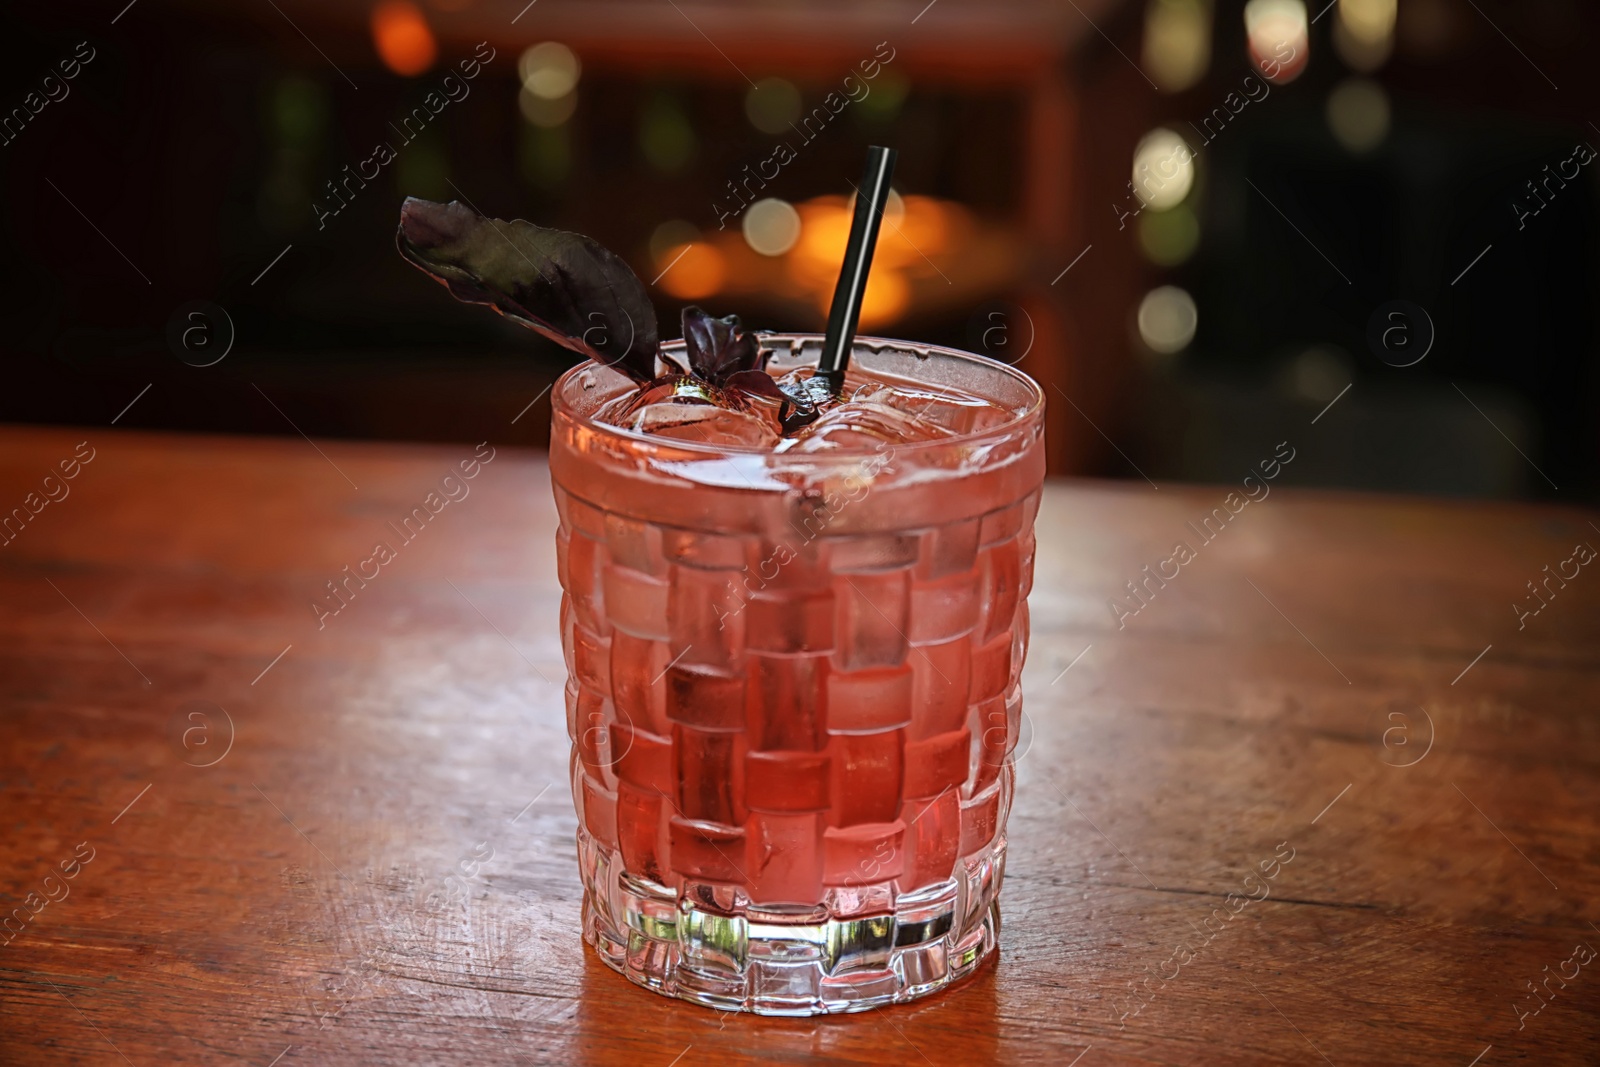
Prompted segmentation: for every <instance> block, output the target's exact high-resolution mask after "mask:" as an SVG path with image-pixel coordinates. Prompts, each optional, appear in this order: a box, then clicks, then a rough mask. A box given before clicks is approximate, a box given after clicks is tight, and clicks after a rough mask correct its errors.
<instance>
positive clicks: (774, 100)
mask: <svg viewBox="0 0 1600 1067" xmlns="http://www.w3.org/2000/svg"><path fill="white" fill-rule="evenodd" d="M744 114H745V117H746V118H748V119H749V120H750V125H752V126H754V127H755V128H756V129H758V130H760V131H761V132H762V133H782V132H783V131H785V130H787V129H788V128H789V124H790V123H791V122H794V121H795V120H796V119H798V118H799V117H800V90H799V89H796V88H795V87H794V83H793V82H790V81H785V80H784V79H783V78H762V79H761V80H760V81H758V82H756V83H755V85H754V86H753V87H752V88H751V89H750V91H749V92H747V93H745V94H744Z"/></svg>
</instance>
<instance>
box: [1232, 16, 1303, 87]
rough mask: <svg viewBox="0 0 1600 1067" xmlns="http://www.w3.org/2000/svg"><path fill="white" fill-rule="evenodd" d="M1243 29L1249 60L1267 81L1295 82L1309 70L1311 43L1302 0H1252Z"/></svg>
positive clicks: (1279, 82) (1280, 83)
mask: <svg viewBox="0 0 1600 1067" xmlns="http://www.w3.org/2000/svg"><path fill="white" fill-rule="evenodd" d="M1244 29H1245V37H1246V39H1247V41H1248V43H1249V48H1250V61H1251V62H1252V63H1254V64H1255V66H1256V69H1257V70H1259V71H1260V72H1261V74H1262V76H1263V77H1265V78H1266V79H1267V80H1268V81H1270V82H1275V83H1277V84H1279V85H1282V84H1284V83H1286V82H1292V81H1294V80H1295V78H1297V77H1299V76H1300V72H1301V71H1303V70H1305V69H1306V62H1307V60H1308V59H1309V58H1310V56H1311V41H1310V38H1309V36H1308V33H1309V28H1308V25H1307V21H1306V5H1305V4H1304V3H1302V2H1301V0H1250V2H1249V3H1248V4H1246V5H1244Z"/></svg>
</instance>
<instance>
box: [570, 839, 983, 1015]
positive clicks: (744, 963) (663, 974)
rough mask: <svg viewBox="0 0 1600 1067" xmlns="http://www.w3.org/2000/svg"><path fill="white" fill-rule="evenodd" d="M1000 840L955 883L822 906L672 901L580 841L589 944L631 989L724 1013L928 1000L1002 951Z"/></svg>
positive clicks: (831, 900)
mask: <svg viewBox="0 0 1600 1067" xmlns="http://www.w3.org/2000/svg"><path fill="white" fill-rule="evenodd" d="M1005 849H1006V845H1005V835H1004V834H1001V835H999V836H998V837H997V838H996V840H995V843H994V844H993V845H992V846H991V847H990V848H988V849H985V850H984V851H982V852H980V853H977V854H975V855H973V856H969V857H967V858H966V859H965V860H963V861H962V862H961V863H960V864H959V865H958V866H957V871H956V876H955V877H953V878H950V879H948V880H946V881H943V882H939V883H936V884H934V885H931V886H925V887H923V888H922V889H919V890H917V891H916V892H915V893H903V894H898V895H896V894H895V893H894V892H893V889H892V885H890V886H885V885H866V886H855V887H849V886H840V887H830V889H829V890H828V892H827V899H826V900H825V901H824V903H822V904H819V905H817V906H815V907H808V906H805V905H794V904H781V905H760V904H753V903H751V902H750V901H749V900H748V899H747V898H746V897H745V896H744V895H743V894H742V893H741V892H740V891H739V889H738V887H735V886H726V885H714V884H710V883H694V882H690V883H687V884H685V886H684V889H683V893H682V894H681V895H680V894H678V893H674V892H673V891H672V890H671V889H670V888H668V887H666V886H663V885H661V884H659V883H657V882H654V881H651V880H649V879H646V878H642V877H639V876H638V875H634V874H631V873H629V872H627V871H626V870H625V869H624V867H623V864H622V857H621V856H620V855H618V854H617V853H616V852H615V851H613V850H612V849H609V848H607V847H606V846H604V845H602V844H599V843H598V842H596V841H595V840H594V839H593V838H592V837H590V836H589V834H588V833H587V832H586V831H585V830H583V829H581V828H580V829H579V831H578V861H579V866H580V867H581V869H582V873H583V884H584V891H583V936H584V940H585V941H587V942H588V943H589V944H590V945H591V946H593V947H594V950H595V951H596V952H597V953H598V954H599V956H600V958H601V959H602V960H603V961H605V963H606V964H607V965H608V966H610V967H611V968H612V969H613V970H616V971H619V972H621V973H622V974H623V975H625V976H626V977H627V978H628V980H629V981H631V982H633V983H634V984H636V985H641V986H643V987H645V988H646V989H651V990H654V991H655V992H657V993H661V994H663V995H665V996H669V997H677V998H678V999H680V1000H687V1001H690V1002H692V1003H695V1004H703V1005H705V1006H706V1007H708V1008H716V1009H719V1010H722V1011H752V1012H756V1013H757V1014H760V1015H821V1014H826V1013H831V1012H847V1011H866V1010H867V1009H869V1008H875V1007H879V1006H880V1005H884V1004H899V1003H904V1002H905V1001H908V1000H915V999H916V998H917V997H922V996H926V995H927V994H929V993H934V992H937V991H938V990H940V989H943V988H945V987H946V986H949V985H951V984H953V983H955V982H957V981H959V980H961V979H962V978H964V977H966V976H967V975H969V974H971V973H972V972H973V971H975V970H976V969H977V968H978V966H979V964H981V963H982V962H983V960H984V958H985V957H986V956H988V955H989V954H990V953H991V952H992V951H993V950H994V948H995V946H996V945H997V944H998V943H999V936H1000V903H999V895H1000V882H1001V878H1002V877H1003V875H1004V873H1005Z"/></svg>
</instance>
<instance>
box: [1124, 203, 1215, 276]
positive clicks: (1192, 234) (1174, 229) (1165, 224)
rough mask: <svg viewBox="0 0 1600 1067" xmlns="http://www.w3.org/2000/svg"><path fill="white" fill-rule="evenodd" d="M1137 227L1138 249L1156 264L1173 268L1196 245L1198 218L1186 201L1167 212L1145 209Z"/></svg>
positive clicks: (1198, 243) (1198, 228)
mask: <svg viewBox="0 0 1600 1067" xmlns="http://www.w3.org/2000/svg"><path fill="white" fill-rule="evenodd" d="M1137 227H1138V234H1139V248H1140V250H1141V251H1143V252H1144V254H1145V258H1146V259H1148V260H1149V261H1150V262H1152V263H1154V264H1156V265H1157V266H1159V267H1176V266H1177V265H1178V264H1180V263H1182V262H1184V261H1185V260H1187V259H1188V258H1189V257H1190V256H1192V255H1194V251H1195V249H1196V248H1198V247H1199V245H1200V220H1199V218H1197V217H1196V216H1195V213H1194V212H1193V211H1192V210H1191V209H1190V208H1189V206H1188V205H1187V204H1179V205H1178V206H1177V207H1175V208H1173V209H1172V210H1171V211H1146V212H1144V213H1143V214H1141V215H1140V216H1139V221H1138V223H1137Z"/></svg>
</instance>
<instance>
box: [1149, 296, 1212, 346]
mask: <svg viewBox="0 0 1600 1067" xmlns="http://www.w3.org/2000/svg"><path fill="white" fill-rule="evenodd" d="M1199 322H1200V312H1199V309H1198V308H1196V307H1195V305H1194V297H1192V296H1190V295H1189V294H1188V293H1187V292H1185V291H1184V290H1182V289H1179V288H1178V287H1177V286H1176V285H1163V286H1161V287H1160V288H1159V289H1152V290H1150V291H1149V292H1148V293H1146V294H1145V296H1144V299H1143V300H1141V301H1139V317H1138V323H1139V339H1140V340H1142V341H1143V342H1144V343H1145V347H1147V348H1149V349H1150V351H1152V352H1155V353H1157V354H1159V355H1172V354H1173V353H1176V352H1181V351H1183V350H1184V349H1185V348H1187V347H1189V342H1190V341H1193V340H1194V331H1195V327H1196V326H1198V325H1199Z"/></svg>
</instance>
